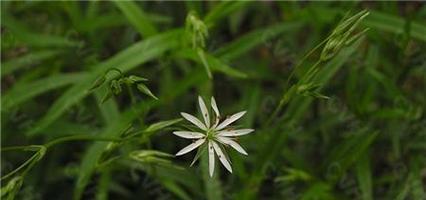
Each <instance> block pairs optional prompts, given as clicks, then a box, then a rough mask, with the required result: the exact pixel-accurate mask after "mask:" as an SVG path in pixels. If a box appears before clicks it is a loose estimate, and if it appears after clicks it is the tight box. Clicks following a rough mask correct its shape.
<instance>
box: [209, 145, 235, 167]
mask: <svg viewBox="0 0 426 200" xmlns="http://www.w3.org/2000/svg"><path fill="white" fill-rule="evenodd" d="M212 144H213V148H214V151H215V152H216V154H217V156H218V157H219V160H220V162H221V163H222V165H223V166H225V168H226V169H227V170H228V171H229V172H231V173H232V167H231V164H229V161H228V160H227V159H226V157H225V155H224V154H223V152H222V149H220V147H219V145H218V144H217V143H216V142H213V141H212Z"/></svg>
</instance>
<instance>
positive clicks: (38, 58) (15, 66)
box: [1, 50, 59, 77]
mask: <svg viewBox="0 0 426 200" xmlns="http://www.w3.org/2000/svg"><path fill="white" fill-rule="evenodd" d="M58 54H59V52H58V51H54V50H42V51H38V52H34V53H31V52H30V53H28V54H26V55H24V56H21V57H19V58H14V59H12V60H9V61H7V62H5V63H2V66H1V77H3V76H5V75H9V74H11V73H13V72H15V71H17V70H19V69H22V68H24V67H27V66H31V65H36V64H38V63H40V62H42V61H44V60H47V59H50V58H53V57H55V56H56V55H58Z"/></svg>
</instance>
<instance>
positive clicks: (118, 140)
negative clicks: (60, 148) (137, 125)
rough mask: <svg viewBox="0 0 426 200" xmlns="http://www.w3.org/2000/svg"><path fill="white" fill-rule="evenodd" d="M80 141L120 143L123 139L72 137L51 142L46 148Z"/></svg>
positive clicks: (88, 136)
mask: <svg viewBox="0 0 426 200" xmlns="http://www.w3.org/2000/svg"><path fill="white" fill-rule="evenodd" d="M78 140H91V141H106V142H108V141H110V142H120V141H122V139H120V138H108V137H99V136H91V135H72V136H67V137H62V138H58V139H56V140H53V141H50V142H48V143H47V144H45V145H44V146H45V147H46V148H49V147H51V146H53V145H56V144H60V143H64V142H70V141H78Z"/></svg>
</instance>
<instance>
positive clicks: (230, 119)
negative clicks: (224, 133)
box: [216, 111, 246, 131]
mask: <svg viewBox="0 0 426 200" xmlns="http://www.w3.org/2000/svg"><path fill="white" fill-rule="evenodd" d="M244 114H246V111H242V112H239V113H236V114H233V115H232V116H230V117H228V118H227V119H225V121H223V122H222V123H220V124H219V125H218V126H217V127H216V130H217V131H220V130H222V129H223V128H225V127H226V126H228V125H229V124H231V123H232V122H235V121H237V120H238V119H240V118H241V117H242V116H243V115H244Z"/></svg>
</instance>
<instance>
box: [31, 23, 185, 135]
mask: <svg viewBox="0 0 426 200" xmlns="http://www.w3.org/2000/svg"><path fill="white" fill-rule="evenodd" d="M179 35H181V31H180V30H175V31H170V32H166V33H163V34H161V35H158V36H154V37H151V38H149V39H146V40H143V41H141V42H138V43H136V44H134V45H132V46H131V47H129V48H127V49H125V50H123V51H121V52H120V53H118V54H117V55H115V56H114V57H112V58H110V59H108V60H106V61H105V62H102V63H100V64H98V65H96V66H94V71H93V72H92V73H91V75H90V77H89V78H87V79H84V80H83V81H81V82H80V83H78V84H76V85H74V86H73V87H72V88H70V89H68V90H67V91H66V92H65V93H64V94H63V95H62V96H61V97H60V98H59V99H57V100H56V101H55V103H53V105H52V106H51V107H50V109H49V111H48V112H47V114H46V115H45V116H44V117H43V118H42V119H41V120H40V121H38V122H37V123H36V124H35V127H34V128H33V129H31V130H30V131H29V132H28V134H29V135H34V134H36V133H39V132H40V131H41V130H43V129H44V128H46V127H47V126H49V125H50V124H51V123H52V122H54V121H55V120H56V119H57V118H58V117H60V116H61V115H62V114H63V113H64V112H65V111H66V110H67V109H68V108H70V107H71V106H72V105H74V104H76V103H77V102H79V101H80V100H81V99H83V98H84V97H85V96H87V95H88V94H89V92H88V88H90V85H91V84H92V83H93V81H94V80H95V79H96V78H97V77H98V76H99V75H101V74H102V73H104V72H105V71H106V70H107V69H109V68H111V67H116V68H118V69H120V70H121V71H123V72H126V71H129V70H130V69H133V68H135V67H137V66H138V65H140V64H143V63H145V62H147V61H149V60H152V59H155V58H158V57H159V56H161V55H162V54H163V53H164V52H165V51H167V50H170V49H173V48H176V47H177V46H178V42H177V37H179Z"/></svg>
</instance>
